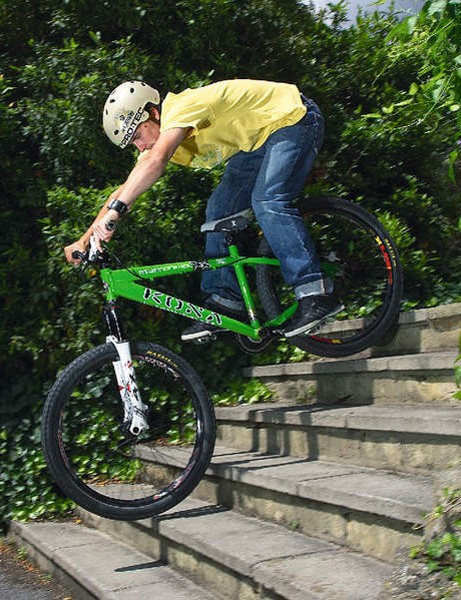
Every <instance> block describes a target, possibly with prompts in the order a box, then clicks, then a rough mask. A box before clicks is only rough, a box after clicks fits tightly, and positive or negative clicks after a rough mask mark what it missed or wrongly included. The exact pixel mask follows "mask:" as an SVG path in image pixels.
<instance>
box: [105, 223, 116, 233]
mask: <svg viewBox="0 0 461 600" xmlns="http://www.w3.org/2000/svg"><path fill="white" fill-rule="evenodd" d="M116 226H117V222H116V221H107V223H106V229H107V231H114V229H115V228H116Z"/></svg>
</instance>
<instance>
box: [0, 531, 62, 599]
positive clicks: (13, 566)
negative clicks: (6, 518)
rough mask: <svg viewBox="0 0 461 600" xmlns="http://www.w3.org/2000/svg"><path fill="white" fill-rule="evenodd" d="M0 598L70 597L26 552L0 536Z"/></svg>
mask: <svg viewBox="0 0 461 600" xmlns="http://www.w3.org/2000/svg"><path fill="white" fill-rule="evenodd" d="M0 598H2V600H72V596H71V595H70V593H69V592H68V591H67V590H66V589H65V588H64V587H63V586H61V585H60V584H59V583H58V582H57V581H56V580H54V579H53V578H52V577H50V576H49V575H47V574H45V573H42V572H41V571H40V570H39V569H38V568H37V567H35V566H34V565H33V564H32V563H31V562H30V561H29V560H28V559H27V555H26V554H25V553H23V552H21V551H20V550H18V549H17V548H15V547H14V546H13V545H11V544H10V543H8V541H7V540H5V539H4V538H0Z"/></svg>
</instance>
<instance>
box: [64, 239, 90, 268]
mask: <svg viewBox="0 0 461 600" xmlns="http://www.w3.org/2000/svg"><path fill="white" fill-rule="evenodd" d="M75 250H77V251H78V252H82V253H84V252H86V250H87V244H85V243H84V242H82V241H81V240H78V242H74V243H73V244H70V246H66V247H65V248H64V253H65V255H66V260H67V262H70V263H72V264H74V265H78V264H79V263H80V258H74V257H73V256H72V253H73V252H74V251H75Z"/></svg>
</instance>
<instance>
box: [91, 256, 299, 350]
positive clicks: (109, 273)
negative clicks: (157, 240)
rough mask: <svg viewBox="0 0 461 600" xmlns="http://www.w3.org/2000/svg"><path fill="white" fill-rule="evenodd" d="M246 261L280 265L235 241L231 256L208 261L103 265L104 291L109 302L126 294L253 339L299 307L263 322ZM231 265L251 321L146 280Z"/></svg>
mask: <svg viewBox="0 0 461 600" xmlns="http://www.w3.org/2000/svg"><path fill="white" fill-rule="evenodd" d="M246 265H249V266H252V267H256V266H257V265H271V266H279V265H280V263H279V261H278V260H277V259H276V258H269V257H262V256H261V257H244V256H241V255H240V254H239V251H238V248H237V246H236V245H230V246H229V256H226V257H223V258H209V259H208V260H205V261H185V262H176V263H164V264H159V265H151V266H143V267H130V268H129V269H111V268H104V269H101V279H102V280H103V286H104V291H105V294H106V298H107V301H108V302H114V301H115V300H117V298H126V299H128V300H133V301H134V302H140V303H142V304H146V305H148V306H152V307H155V308H158V309H160V310H165V311H167V312H172V313H175V314H177V315H181V316H183V317H187V318H189V319H195V320H197V321H203V322H204V323H207V324H210V325H215V326H217V327H220V328H222V329H227V330H229V331H232V332H234V333H238V334H241V335H244V336H247V337H249V338H251V339H253V340H256V341H259V340H261V334H262V331H263V330H265V331H267V330H270V329H271V328H276V327H278V326H280V325H282V324H283V323H284V322H285V321H287V320H288V319H289V318H290V317H291V316H292V315H293V313H294V311H295V310H296V306H297V303H296V302H294V303H293V304H292V305H291V306H289V307H288V308H287V309H286V310H285V311H283V312H282V313H281V314H280V315H278V316H277V317H276V318H275V319H271V320H269V321H266V322H264V323H262V324H261V323H260V322H259V320H258V318H257V316H256V311H255V305H254V301H253V297H252V295H251V291H250V287H249V284H248V279H247V276H246V273H245V269H244V267H245V266H246ZM223 267H232V268H233V269H234V270H235V274H236V277H237V281H238V283H239V286H240V290H241V293H242V297H243V301H244V303H245V307H246V310H247V313H248V316H249V319H250V323H249V324H248V323H243V322H242V321H239V320H237V319H232V318H230V317H226V316H225V315H222V314H220V313H217V312H215V311H211V310H209V309H207V308H204V307H202V306H198V305H196V304H192V303H191V302H187V301H186V300H182V299H181V298H177V297H176V296H171V295H169V294H166V293H164V292H161V291H160V290H156V289H153V288H151V287H148V286H146V285H145V283H143V280H144V281H145V280H146V279H147V280H149V281H154V280H155V279H156V278H159V277H171V276H175V275H185V274H187V273H192V272H194V271H203V270H208V269H221V268H223Z"/></svg>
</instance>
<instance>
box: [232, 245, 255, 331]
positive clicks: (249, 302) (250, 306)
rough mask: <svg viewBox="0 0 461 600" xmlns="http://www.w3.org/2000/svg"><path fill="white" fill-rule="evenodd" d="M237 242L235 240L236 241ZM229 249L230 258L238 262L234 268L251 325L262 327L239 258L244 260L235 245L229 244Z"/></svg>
mask: <svg viewBox="0 0 461 600" xmlns="http://www.w3.org/2000/svg"><path fill="white" fill-rule="evenodd" d="M226 242H227V234H226ZM234 242H235V240H234ZM228 247H229V256H230V257H231V258H235V259H236V262H235V263H234V264H233V265H232V268H233V269H234V271H235V275H236V277H237V281H238V284H239V288H240V291H241V293H242V298H243V302H244V304H245V308H246V310H247V313H248V316H249V318H250V323H251V325H253V326H255V327H260V323H259V320H258V319H257V317H256V307H255V303H254V300H253V296H252V295H251V290H250V285H249V283H248V278H247V276H246V273H245V269H244V268H243V265H242V264H241V263H240V262H239V261H238V259H239V258H244V257H243V256H242V255H241V254H240V252H239V249H238V247H237V245H236V244H235V243H231V244H228Z"/></svg>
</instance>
